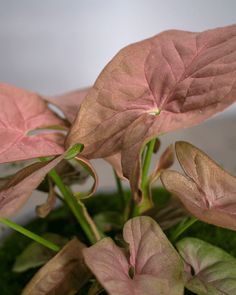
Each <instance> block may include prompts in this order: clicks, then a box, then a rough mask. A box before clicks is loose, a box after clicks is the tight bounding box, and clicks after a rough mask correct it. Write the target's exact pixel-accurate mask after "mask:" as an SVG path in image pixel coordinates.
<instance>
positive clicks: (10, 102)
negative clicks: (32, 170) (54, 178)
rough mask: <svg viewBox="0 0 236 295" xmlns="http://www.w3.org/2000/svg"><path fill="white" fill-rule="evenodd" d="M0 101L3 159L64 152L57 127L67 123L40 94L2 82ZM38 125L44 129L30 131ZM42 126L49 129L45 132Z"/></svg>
mask: <svg viewBox="0 0 236 295" xmlns="http://www.w3.org/2000/svg"><path fill="white" fill-rule="evenodd" d="M0 105H1V112H0V138H1V146H0V163H5V162H13V161H19V160H26V159H32V158H37V157H42V156H52V155H58V154H61V153H62V152H63V147H62V146H61V145H60V142H58V136H57V132H58V130H57V129H60V128H64V127H65V126H64V123H63V121H62V120H61V119H59V118H58V117H57V116H56V115H55V114H53V112H52V111H50V110H49V109H48V108H47V104H46V103H45V101H44V100H43V99H42V98H41V97H40V96H39V95H37V94H35V93H31V92H28V91H26V90H22V89H19V88H16V87H13V86H10V85H7V84H0ZM36 129H37V130H38V129H42V132H40V133H37V132H35V133H34V134H30V133H31V132H32V131H34V130H36ZM43 129H49V130H48V131H47V133H46V132H45V131H44V132H43ZM50 129H53V130H54V131H53V132H52V131H51V132H49V131H50Z"/></svg>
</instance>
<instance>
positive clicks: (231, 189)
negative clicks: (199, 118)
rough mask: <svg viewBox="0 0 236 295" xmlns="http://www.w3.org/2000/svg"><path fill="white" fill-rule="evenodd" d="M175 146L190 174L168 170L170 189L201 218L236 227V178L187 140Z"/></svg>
mask: <svg viewBox="0 0 236 295" xmlns="http://www.w3.org/2000/svg"><path fill="white" fill-rule="evenodd" d="M175 149H176V155H177V158H178V160H179V162H180V165H181V166H182V168H183V170H184V172H185V174H186V176H184V175H182V174H180V173H178V172H175V171H164V172H163V173H162V175H161V180H162V183H163V185H164V186H165V187H166V189H167V190H168V191H170V192H172V193H174V194H176V195H177V196H178V197H179V199H180V201H181V202H182V203H183V205H184V206H185V208H186V209H187V210H188V211H189V212H190V213H191V214H192V215H194V216H196V217H197V218H198V219H200V220H202V221H205V222H207V223H211V224H214V225H217V226H220V227H225V228H229V229H232V230H236V178H235V177H234V176H232V175H230V174H229V173H227V172H226V171H224V170H223V169H222V168H221V167H220V166H219V165H217V164H216V163H215V162H214V161H212V160H211V159H210V158H209V157H208V156H207V155H206V154H205V153H203V152H202V151H201V150H199V149H198V148H196V147H194V146H193V145H191V144H189V143H187V142H177V143H176V146H175Z"/></svg>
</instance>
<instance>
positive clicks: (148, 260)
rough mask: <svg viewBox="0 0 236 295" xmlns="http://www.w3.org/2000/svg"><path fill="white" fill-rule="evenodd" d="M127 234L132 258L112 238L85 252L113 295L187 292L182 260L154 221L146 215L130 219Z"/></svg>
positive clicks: (99, 278) (178, 293) (126, 237)
mask: <svg viewBox="0 0 236 295" xmlns="http://www.w3.org/2000/svg"><path fill="white" fill-rule="evenodd" d="M123 236H124V240H125V242H127V243H128V244H129V251H130V258H129V260H127V258H126V256H125V254H124V252H123V251H122V249H121V248H119V247H118V246H116V244H115V243H114V242H113V241H112V239H111V238H105V239H103V240H101V241H99V242H98V243H96V244H95V245H94V246H92V247H90V248H87V249H84V251H83V253H84V257H85V262H86V264H87V265H88V266H89V268H90V269H91V271H92V272H93V273H94V274H95V276H96V277H97V279H98V281H99V282H100V283H101V284H102V285H103V287H104V288H105V289H106V291H107V292H108V293H109V294H111V295H124V294H127V295H129V294H130V295H133V294H137V295H139V294H140V295H141V294H145V295H156V294H159V293H160V294H163V295H165V294H166V295H170V294H171V295H182V294H183V289H184V285H183V279H182V271H183V269H182V263H181V260H180V258H179V256H178V254H177V252H176V251H175V249H174V248H173V246H172V245H171V244H170V242H169V241H168V239H167V238H166V236H165V235H164V233H163V232H162V231H161V229H160V227H159V226H158V225H157V224H156V222H155V221H154V220H152V219H151V218H150V217H145V216H142V217H136V218H133V219H131V220H129V221H128V222H127V223H126V224H125V226H124V231H123ZM98 253H99V255H98ZM131 272H132V273H133V275H132V276H131Z"/></svg>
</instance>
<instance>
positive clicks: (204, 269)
mask: <svg viewBox="0 0 236 295" xmlns="http://www.w3.org/2000/svg"><path fill="white" fill-rule="evenodd" d="M176 246H177V249H178V251H179V253H180V255H181V257H182V258H183V260H184V263H185V272H186V287H187V288H188V289H189V290H191V291H192V292H194V293H196V294H199V295H235V294H236V259H235V258H234V257H232V256H231V255H229V254H228V253H226V252H225V251H223V250H221V249H220V248H218V247H215V246H212V245H211V244H208V243H206V242H204V241H202V240H199V239H195V238H186V239H183V240H181V241H180V242H178V243H177V245H176Z"/></svg>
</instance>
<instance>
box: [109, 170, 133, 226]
mask: <svg viewBox="0 0 236 295" xmlns="http://www.w3.org/2000/svg"><path fill="white" fill-rule="evenodd" d="M113 171H114V175H115V180H116V186H117V191H118V194H119V195H120V197H121V201H122V209H123V212H124V222H125V221H127V220H128V218H129V216H130V210H131V203H130V202H131V198H130V196H129V195H128V194H126V193H125V191H124V189H123V186H122V183H121V180H120V178H119V177H118V175H117V174H116V171H115V170H113Z"/></svg>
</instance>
